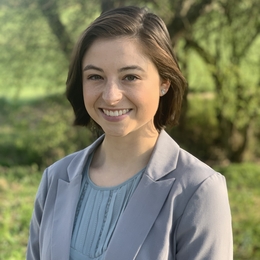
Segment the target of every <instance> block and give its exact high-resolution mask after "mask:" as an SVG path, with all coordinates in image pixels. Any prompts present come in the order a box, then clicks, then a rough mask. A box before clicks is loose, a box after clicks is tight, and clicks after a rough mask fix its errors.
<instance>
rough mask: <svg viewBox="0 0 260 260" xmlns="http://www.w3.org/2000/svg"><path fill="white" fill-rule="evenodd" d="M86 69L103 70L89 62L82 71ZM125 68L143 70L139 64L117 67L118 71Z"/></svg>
mask: <svg viewBox="0 0 260 260" xmlns="http://www.w3.org/2000/svg"><path fill="white" fill-rule="evenodd" d="M86 70H98V71H101V72H103V70H102V69H101V68H99V67H96V66H94V65H91V64H90V65H87V66H85V67H84V68H83V71H86ZM126 70H140V71H143V72H144V69H143V68H141V67H140V66H137V65H132V66H126V67H123V68H121V69H119V70H118V72H123V71H126Z"/></svg>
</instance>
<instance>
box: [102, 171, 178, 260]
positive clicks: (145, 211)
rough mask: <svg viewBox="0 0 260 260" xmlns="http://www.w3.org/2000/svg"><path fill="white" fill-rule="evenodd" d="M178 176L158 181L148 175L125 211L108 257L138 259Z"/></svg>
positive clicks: (108, 258)
mask: <svg viewBox="0 0 260 260" xmlns="http://www.w3.org/2000/svg"><path fill="white" fill-rule="evenodd" d="M173 182H174V179H170V180H164V181H158V182H155V181H153V180H151V179H150V178H149V176H147V175H144V176H143V178H142V180H141V181H140V184H139V185H138V187H137V189H136V191H135V193H134V194H133V196H132V198H131V200H130V201H129V203H128V205H127V208H126V210H125V211H124V212H123V214H122V216H121V218H120V220H119V222H118V224H117V227H116V230H115V232H114V234H113V237H112V239H111V241H110V244H109V247H108V249H107V252H106V256H105V259H106V260H113V259H124V260H133V259H135V257H136V255H137V253H138V251H139V249H140V247H141V245H142V244H143V242H144V240H145V238H146V236H147V234H148V233H149V230H150V229H151V227H152V225H153V223H154V221H155V219H156V217H157V215H158V214H159V212H160V210H161V208H162V206H163V204H164V201H165V199H166V197H167V195H168V193H169V191H170V189H171V187H172V185H173Z"/></svg>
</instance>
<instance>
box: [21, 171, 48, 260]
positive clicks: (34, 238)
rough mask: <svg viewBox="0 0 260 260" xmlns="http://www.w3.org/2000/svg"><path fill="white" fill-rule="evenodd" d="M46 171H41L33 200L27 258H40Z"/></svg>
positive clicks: (35, 259) (46, 183)
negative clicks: (41, 174)
mask: <svg viewBox="0 0 260 260" xmlns="http://www.w3.org/2000/svg"><path fill="white" fill-rule="evenodd" d="M47 172H48V170H47V169H46V170H45V171H44V173H43V177H42V180H41V182H40V185H39V188H38V192H37V194H36V198H35V202H34V211H33V214H32V219H31V223H30V234H29V240H28V245H27V254H26V259H27V260H39V259H40V242H39V241H40V225H41V219H42V214H43V209H44V204H45V199H46V196H47V190H48V180H47Z"/></svg>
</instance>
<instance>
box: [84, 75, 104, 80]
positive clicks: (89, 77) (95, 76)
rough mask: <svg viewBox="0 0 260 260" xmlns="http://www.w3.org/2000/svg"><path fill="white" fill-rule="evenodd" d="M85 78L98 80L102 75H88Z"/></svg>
mask: <svg viewBox="0 0 260 260" xmlns="http://www.w3.org/2000/svg"><path fill="white" fill-rule="evenodd" d="M87 79H88V80H100V79H102V77H101V76H100V75H96V74H95V75H89V76H88V77H87Z"/></svg>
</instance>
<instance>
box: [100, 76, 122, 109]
mask: <svg viewBox="0 0 260 260" xmlns="http://www.w3.org/2000/svg"><path fill="white" fill-rule="evenodd" d="M102 98H103V100H104V101H105V102H106V103H107V104H108V105H115V104H117V103H118V102H119V101H120V100H121V98H122V91H121V89H120V88H119V84H118V83H117V82H116V81H112V80H111V81H107V82H106V85H105V86H104V89H103V93H102Z"/></svg>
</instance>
